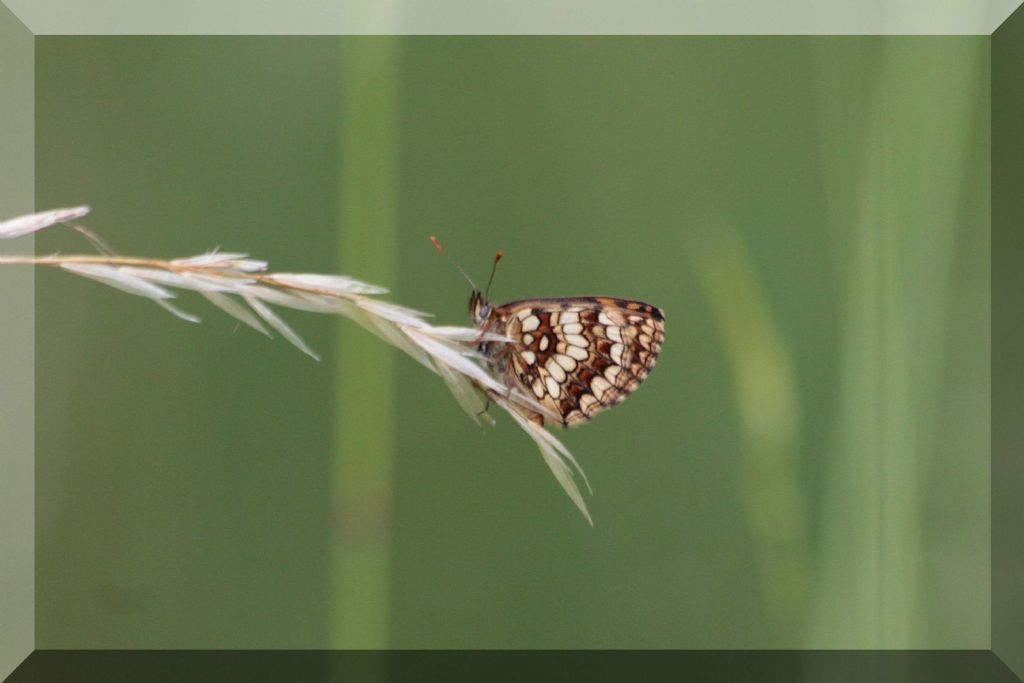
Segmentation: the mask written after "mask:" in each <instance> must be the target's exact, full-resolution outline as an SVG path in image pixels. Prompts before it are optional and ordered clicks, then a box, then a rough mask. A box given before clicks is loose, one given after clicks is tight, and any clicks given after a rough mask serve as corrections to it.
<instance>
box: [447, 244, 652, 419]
mask: <svg viewBox="0 0 1024 683" xmlns="http://www.w3.org/2000/svg"><path fill="white" fill-rule="evenodd" d="M431 241H432V242H434V246H436V247H437V248H438V250H440V251H441V252H442V253H444V254H445V255H446V256H447V255H448V254H447V252H445V251H444V250H443V249H441V245H440V243H439V242H438V241H437V239H436V238H431ZM501 257H502V252H500V251H499V252H498V254H497V256H495V259H494V265H493V266H492V268H491V276H490V279H489V280H488V282H487V289H486V290H485V292H484V293H481V292H480V290H479V289H478V288H477V287H476V286H475V285H474V284H473V281H472V279H470V278H469V276H468V275H467V274H466V272H465V271H464V270H462V268H461V266H459V264H458V263H457V262H455V261H454V260H453V259H451V257H450V256H449V260H451V261H452V263H453V264H454V265H455V267H456V268H458V269H459V271H460V272H462V274H463V276H464V277H465V278H466V279H467V280H468V281H469V283H470V285H471V286H472V287H473V292H472V295H471V296H470V299H469V313H470V318H471V319H472V321H473V324H474V326H475V327H476V328H477V329H478V330H480V333H481V339H483V337H484V335H486V334H487V333H496V334H498V335H501V336H503V337H505V338H507V339H510V340H511V342H508V341H492V340H487V341H481V342H480V343H479V344H478V347H477V348H478V350H479V352H480V353H481V355H482V356H483V357H484V358H485V359H486V360H487V363H488V364H489V366H490V369H491V371H492V372H493V373H494V374H495V375H496V376H498V377H499V378H500V380H501V381H502V382H503V383H504V385H505V386H506V387H508V388H509V389H510V390H517V391H519V392H521V393H524V394H526V395H527V396H531V397H533V398H534V399H536V400H537V402H538V403H539V404H540V405H541V406H542V407H543V408H545V409H546V410H547V413H548V419H552V418H551V416H557V418H558V419H557V422H558V423H559V424H561V425H562V426H563V427H572V426H576V425H579V424H582V423H584V422H586V421H588V420H589V419H590V418H592V417H593V416H594V415H596V414H597V413H599V412H601V411H602V410H605V409H607V408H611V407H612V406H614V405H617V404H619V403H621V402H622V401H623V400H625V399H626V397H627V396H629V395H630V394H631V393H633V392H634V391H636V389H637V387H638V386H640V383H641V382H643V381H644V380H645V379H646V378H647V375H648V374H649V373H650V371H651V369H652V368H653V367H654V364H655V362H657V360H658V354H659V353H660V351H661V347H662V344H663V343H664V340H665V314H664V312H663V311H662V310H661V309H660V308H657V307H655V306H652V305H650V304H648V303H644V302H642V301H631V300H628V299H618V298H614V297H607V296H584V297H556V298H550V299H524V300H521V301H511V302H509V303H506V304H503V305H500V306H496V305H494V304H492V303H491V302H490V301H489V300H488V299H487V292H488V291H489V290H490V285H491V282H492V281H493V280H494V273H495V270H496V269H497V266H498V261H499V260H501ZM527 416H528V417H529V418H530V419H531V420H533V421H534V422H537V423H539V424H541V425H543V424H544V421H545V414H543V413H541V412H538V411H528V415H527ZM552 421H555V420H553V419H552Z"/></svg>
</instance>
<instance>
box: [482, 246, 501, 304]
mask: <svg viewBox="0 0 1024 683" xmlns="http://www.w3.org/2000/svg"><path fill="white" fill-rule="evenodd" d="M504 255H505V252H503V251H498V253H497V254H495V255H494V264H493V265H491V276H490V277H489V278H487V291H485V292H484V299H486V298H487V295H488V294H490V292H491V283H492V282H494V273H495V272H496V271H497V270H498V261H500V260H501V257H502V256H504Z"/></svg>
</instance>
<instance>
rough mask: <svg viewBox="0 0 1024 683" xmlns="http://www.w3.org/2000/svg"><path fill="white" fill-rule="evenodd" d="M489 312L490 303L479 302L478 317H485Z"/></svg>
mask: <svg viewBox="0 0 1024 683" xmlns="http://www.w3.org/2000/svg"><path fill="white" fill-rule="evenodd" d="M490 314H491V305H490V304H488V303H482V304H480V317H481V318H486V317H487V316H489V315H490Z"/></svg>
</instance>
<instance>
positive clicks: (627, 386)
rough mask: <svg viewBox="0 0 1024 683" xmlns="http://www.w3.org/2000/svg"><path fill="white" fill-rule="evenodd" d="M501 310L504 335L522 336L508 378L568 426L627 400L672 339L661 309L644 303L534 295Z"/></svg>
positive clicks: (611, 299) (518, 339) (499, 312)
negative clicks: (544, 297)
mask: <svg viewBox="0 0 1024 683" xmlns="http://www.w3.org/2000/svg"><path fill="white" fill-rule="evenodd" d="M498 314H499V317H500V319H501V321H502V323H503V327H504V334H505V336H507V337H509V338H511V339H515V340H516V341H517V342H518V343H517V344H515V345H513V346H512V349H511V351H510V358H509V361H508V363H507V365H506V366H505V371H504V372H505V374H504V380H505V383H506V384H507V385H508V386H511V387H515V388H519V389H520V390H521V391H523V392H525V393H527V394H529V395H532V396H533V397H534V398H536V399H537V400H538V402H540V403H541V404H543V405H544V406H546V407H548V408H550V409H551V410H552V411H553V412H554V413H556V414H558V415H559V416H560V417H561V423H562V425H563V426H566V427H571V426H574V425H577V424H580V423H581V422H585V421H586V420H589V419H590V418H591V417H593V416H594V415H595V414H597V413H599V412H600V411H602V410H604V409H606V408H610V407H612V406H614V405H616V404H618V403H621V402H622V401H623V400H625V398H626V397H627V396H629V395H630V394H631V393H632V392H633V391H635V390H636V388H637V387H638V386H640V383H641V382H643V381H644V379H646V377H647V375H648V373H650V371H651V368H653V367H654V363H655V362H656V361H657V359H658V353H659V352H660V351H661V345H662V342H663V341H664V339H665V316H664V314H663V313H662V311H661V309H659V308H655V307H654V306H651V305H650V304H646V303H643V302H640V301H628V300H624V299H613V298H610V297H575V298H562V299H528V300H524V301H513V302H511V303H508V304H505V305H504V306H501V307H500V308H499V310H498ZM538 418H539V419H540V420H543V417H542V416H536V417H535V419H538Z"/></svg>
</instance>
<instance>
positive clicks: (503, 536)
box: [36, 36, 990, 649]
mask: <svg viewBox="0 0 1024 683" xmlns="http://www.w3.org/2000/svg"><path fill="white" fill-rule="evenodd" d="M36 41H37V42H36V45H37V48H36V49H37V66H36V79H37V84H36V96H37V110H36V116H37V119H36V121H37V127H36V134H37V150H38V151H37V206H38V207H40V208H50V207H55V206H64V205H71V204H77V203H88V204H91V205H92V206H93V207H94V214H93V215H92V216H91V217H90V218H89V219H88V221H87V224H88V225H89V226H90V227H92V228H93V229H94V230H96V231H97V232H99V233H100V234H101V235H103V236H104V237H105V238H107V240H108V241H109V242H111V243H112V244H113V246H114V247H116V248H117V249H118V250H119V251H121V252H124V253H129V254H138V255H153V256H167V257H173V256H185V255H191V254H195V253H200V252H202V251H204V250H206V249H208V248H212V247H217V246H220V247H222V248H224V249H228V250H240V251H248V252H249V253H252V254H253V255H256V256H259V257H262V258H267V259H269V260H270V261H271V264H272V267H273V268H275V269H277V270H285V271H319V272H337V271H341V272H345V273H347V274H350V275H353V276H356V277H359V278H363V279H366V280H368V281H370V282H374V283H377V284H382V285H385V286H388V287H390V288H391V289H392V294H391V295H390V296H391V298H393V300H395V301H397V302H400V303H403V304H406V305H409V306H412V307H415V308H420V309H423V310H428V311H433V312H435V313H436V314H437V315H438V319H439V320H440V321H442V322H445V323H459V324H462V323H464V322H466V317H465V316H466V310H465V309H466V298H467V295H468V292H467V287H466V285H465V283H464V282H463V281H462V280H461V279H460V278H459V277H458V275H457V273H455V271H454V270H453V269H452V268H451V267H450V266H449V265H448V264H447V263H446V262H445V261H444V260H443V259H442V258H441V257H440V256H438V254H437V253H436V252H435V251H434V250H433V249H432V248H431V247H430V244H429V242H428V241H427V236H428V235H430V234H437V235H439V236H440V237H441V238H442V240H443V241H444V242H445V243H446V245H447V247H448V248H449V250H450V251H451V252H453V253H454V254H455V255H456V257H457V258H459V259H460V260H461V261H462V263H463V265H464V266H465V267H466V268H467V269H468V270H470V272H471V273H473V274H475V275H476V276H477V279H483V277H484V276H485V274H486V270H487V267H488V265H489V261H490V259H491V257H492V255H493V253H494V251H495V250H497V249H499V248H500V249H504V250H505V253H506V259H505V261H503V262H502V265H501V268H500V269H499V273H498V276H497V280H496V284H495V287H494V289H493V293H494V297H495V298H496V299H497V300H498V301H502V300H511V299H517V298H525V297H534V296H566V295H578V294H608V295H615V296H622V297H631V298H638V299H643V300H645V301H649V302H651V303H653V304H655V305H658V306H660V307H662V308H663V309H664V310H665V311H666V318H667V327H666V331H667V338H666V344H665V347H664V350H663V352H662V356H661V359H660V360H659V363H658V366H657V368H656V369H655V371H654V372H653V373H652V375H651V377H650V378H649V379H648V380H647V382H646V383H645V385H644V386H643V387H642V388H641V389H640V390H639V391H638V392H637V394H636V395H635V396H633V397H632V398H630V400H629V401H627V402H626V403H625V404H623V405H622V406H621V407H619V408H616V410H614V411H611V412H610V413H608V414H605V415H602V416H601V417H600V418H599V419H597V420H595V421H594V422H593V423H592V424H589V425H587V426H586V427H584V428H582V429H579V430H574V431H572V432H569V433H565V434H561V435H560V436H562V437H564V440H565V442H566V443H567V445H568V446H569V447H570V449H572V450H573V452H574V453H575V454H576V456H577V457H578V459H579V460H580V461H581V463H582V465H583V466H584V468H585V469H586V471H587V473H588V475H589V478H590V480H591V482H592V483H593V485H594V490H595V495H594V496H593V497H592V498H590V499H589V501H588V502H589V504H590V507H591V511H592V513H593V514H594V517H595V523H596V524H595V527H594V528H593V529H591V528H590V527H588V526H587V525H586V523H585V522H584V521H583V519H582V518H581V517H580V516H579V514H578V513H577V512H576V511H575V510H574V509H573V507H572V505H571V503H570V502H569V500H568V499H567V498H566V496H565V495H564V494H563V493H562V492H561V490H560V489H559V488H558V486H557V484H556V483H555V481H554V480H553V478H552V477H551V475H550V473H549V471H548V470H547V468H546V467H545V466H544V465H543V463H542V461H541V459H540V457H539V455H538V454H537V453H536V450H535V448H534V446H533V444H532V442H530V440H529V439H528V438H526V436H525V435H524V434H523V433H522V432H521V431H520V430H519V429H518V428H517V427H516V426H515V425H514V424H512V423H511V421H510V420H507V419H502V418H501V417H500V416H499V420H498V425H497V427H496V428H495V429H493V430H487V431H481V430H479V429H477V428H476V427H475V426H474V425H473V423H472V421H470V420H469V419H468V418H467V417H466V416H465V415H464V414H463V413H462V412H461V411H460V409H459V408H458V406H457V405H456V403H455V401H454V400H452V399H451V397H450V396H449V395H448V393H447V390H446V389H445V387H444V385H443V384H442V383H441V382H440V381H438V380H437V378H435V377H433V376H432V375H430V374H429V373H427V372H426V371H425V370H424V369H423V368H422V367H420V366H418V365H417V364H416V363H414V362H413V361H411V360H409V359H407V358H405V357H402V356H401V355H400V354H399V353H398V352H397V351H393V350H392V349H390V348H387V347H383V346H381V345H380V343H379V342H378V341H377V340H376V339H375V338H373V337H370V336H369V335H368V334H366V333H364V332H363V331H362V330H361V329H359V328H357V327H356V326H355V325H354V324H351V323H349V322H348V321H344V320H342V321H337V320H333V319H328V318H323V317H316V316H314V315H313V314H303V313H298V312H291V311H286V312H285V316H286V318H287V319H288V320H289V321H290V322H292V323H293V324H294V325H295V327H296V328H297V329H298V330H299V331H300V332H301V333H302V334H303V335H304V336H305V337H306V339H307V341H309V342H310V343H311V345H312V346H314V348H317V349H319V350H320V351H321V352H322V353H323V355H324V361H323V362H321V363H319V364H317V363H315V362H313V361H311V360H310V359H309V358H307V357H305V356H303V355H302V354H300V353H298V352H297V351H296V350H295V349H293V348H291V347H290V346H288V345H287V344H286V343H285V342H284V341H281V340H277V341H273V342H271V341H268V340H266V339H264V338H262V337H260V336H259V335H256V334H254V333H252V332H251V331H250V330H247V329H235V328H236V325H235V324H234V322H233V321H230V320H227V319H226V316H224V315H222V314H220V312H219V311H216V310H212V309H211V308H210V307H209V306H207V305H205V304H204V302H201V301H199V300H192V299H185V300H183V302H182V303H183V304H185V305H186V307H187V308H189V309H190V310H192V311H193V312H198V313H200V314H201V315H202V316H203V318H204V321H203V323H202V324H201V325H197V326H190V325H188V324H186V323H183V322H182V321H180V320H177V319H175V318H172V317H170V316H168V315H167V314H166V313H165V312H163V311H162V310H160V309H159V308H158V307H156V306H153V305H152V304H150V303H148V302H145V301H142V300H141V299H136V298H132V297H129V296H126V295H124V294H122V293H119V292H116V291H114V290H109V289H107V288H103V287H101V286H99V285H97V284H96V283H94V282H90V281H85V280H81V279H76V278H74V277H72V276H70V275H67V274H63V273H56V272H50V271H47V272H40V273H39V274H38V276H37V306H38V308H37V355H36V358H37V406H36V410H37V496H36V497H37V570H36V571H37V647H39V648H42V649H46V648H257V647H261V648H343V647H371V648H372V647H400V648H513V647H514V648H564V647H579V648H610V647H623V648H803V647H814V648H978V649H989V646H990V645H989V643H990V638H989V635H990V633H989V631H990V627H989V617H990V593H989V578H990V543H989V528H990V524H989V472H990V467H989V452H990V450H989V415H990V399H989V396H990V393H989V387H990V369H989V368H990V366H989V336H990V335H989V329H990V326H989V321H990V312H989V292H990V265H989V243H990V215H989V199H988V198H989V186H990V177H989V158H990V149H989V140H990V123H989V67H990V65H989V38H988V37H899V38H878V37H813V38H812V37H774V38H773V37H761V38H744V37H710V36H708V37H681V38H670V37H664V38H660V37H659V38H624V37H614V38H612V37H609V38H564V37H563V38H540V37H530V38H525V37H524V38H515V37H500V38H498V37H490V38H488V37H477V38H465V37H408V38H300V37H294V38H256V37H237V38H205V37H203V38H199V37H174V38H171V37H136V38H122V37H39V38H37V39H36ZM85 248H86V245H83V244H81V243H80V242H79V241H77V240H75V239H74V236H72V235H67V234H61V233H56V232H54V233H50V234H42V235H40V236H39V238H38V251H39V252H40V253H49V252H54V251H59V252H62V253H72V252H76V251H81V250H84V249H85Z"/></svg>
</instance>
